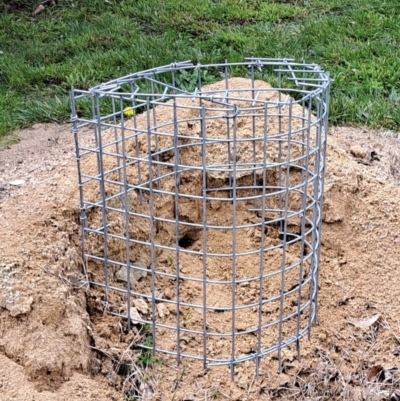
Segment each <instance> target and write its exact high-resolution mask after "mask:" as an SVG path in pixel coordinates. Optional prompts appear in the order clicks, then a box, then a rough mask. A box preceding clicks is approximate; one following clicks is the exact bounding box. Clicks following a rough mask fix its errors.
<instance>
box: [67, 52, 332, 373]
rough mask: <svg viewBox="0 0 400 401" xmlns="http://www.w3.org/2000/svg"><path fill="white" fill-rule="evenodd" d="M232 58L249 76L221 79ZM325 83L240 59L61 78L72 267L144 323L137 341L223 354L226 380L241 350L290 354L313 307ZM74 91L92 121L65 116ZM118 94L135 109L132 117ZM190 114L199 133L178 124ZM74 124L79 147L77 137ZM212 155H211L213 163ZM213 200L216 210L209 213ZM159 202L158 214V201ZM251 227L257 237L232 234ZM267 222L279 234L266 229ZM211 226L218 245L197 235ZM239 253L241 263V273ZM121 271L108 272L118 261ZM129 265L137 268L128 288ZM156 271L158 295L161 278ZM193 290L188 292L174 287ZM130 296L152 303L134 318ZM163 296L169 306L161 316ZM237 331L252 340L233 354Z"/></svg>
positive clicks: (205, 356) (290, 64) (119, 312)
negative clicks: (75, 249) (72, 199)
mask: <svg viewBox="0 0 400 401" xmlns="http://www.w3.org/2000/svg"><path fill="white" fill-rule="evenodd" d="M238 67H247V68H248V74H247V75H248V78H249V81H248V87H246V88H240V89H236V88H231V87H230V82H231V81H230V79H229V77H230V76H231V75H232V71H236V70H235V68H238ZM211 69H212V70H213V71H219V73H220V75H221V76H222V77H223V80H224V85H223V87H222V88H219V89H206V88H207V87H203V82H202V79H203V77H204V74H203V72H204V71H208V70H211ZM182 71H190V72H191V75H190V77H195V78H196V79H195V83H196V86H195V88H194V89H190V90H189V89H188V88H187V87H182V85H181V86H179V85H178V83H179V77H180V76H179V74H180V73H181V72H182ZM264 71H268V74H269V75H268V77H270V76H271V75H270V73H271V72H273V73H274V74H275V77H276V83H277V85H275V86H276V87H275V88H268V87H262V88H257V87H256V86H257V85H256V82H257V81H256V79H257V78H259V77H261V78H263V73H264ZM185 76H187V75H185ZM181 82H182V81H181ZM329 88H330V79H329V76H328V75H327V74H326V73H324V72H323V71H322V70H321V69H320V68H319V67H318V66H316V65H314V64H306V63H295V62H294V61H293V60H286V59H263V58H249V59H245V61H244V62H243V63H228V62H225V63H223V64H211V65H193V64H191V63H190V62H183V63H174V64H171V65H167V66H163V67H159V68H154V69H150V70H147V71H143V72H139V73H135V74H131V75H129V76H126V77H123V78H119V79H117V80H113V81H110V82H108V83H106V84H102V85H99V86H96V87H94V88H92V89H90V90H88V91H81V90H72V93H71V103H72V123H73V132H74V134H75V139H76V152H77V161H78V173H79V188H80V195H81V204H80V208H81V221H82V230H83V234H82V249H83V255H84V261H85V269H87V270H88V271H89V274H91V273H93V274H91V277H93V280H92V281H91V284H92V285H93V286H96V287H98V288H103V290H104V302H105V305H106V306H107V307H108V309H109V310H110V313H112V314H114V315H116V316H119V317H120V318H122V319H124V321H126V322H127V329H128V330H130V329H131V326H132V325H138V324H139V325H145V324H149V325H151V336H150V337H148V338H147V340H148V341H144V343H143V344H140V346H141V347H143V348H147V349H150V350H152V351H153V352H157V351H161V352H165V353H167V354H171V355H174V356H176V358H177V361H178V363H179V362H180V360H181V358H182V357H189V358H194V359H198V360H201V361H203V363H204V366H213V365H229V366H230V368H231V373H232V377H233V376H234V367H235V365H236V364H237V363H240V362H243V361H247V360H255V362H256V363H255V366H256V371H257V375H258V373H259V369H260V360H261V357H263V356H265V355H267V354H269V353H272V352H277V354H278V363H279V368H280V369H281V366H282V349H283V348H284V347H286V346H289V345H290V344H295V346H296V348H297V352H298V356H299V357H300V342H299V340H300V339H301V338H302V337H303V336H305V335H306V334H308V335H310V331H311V325H312V323H313V322H314V321H315V319H316V315H317V295H318V270H319V257H320V246H321V238H320V236H321V222H322V201H323V196H322V194H323V185H324V168H325V151H326V134H327V121H328V108H329ZM272 93H275V94H277V96H275V98H272V99H271V98H270V99H269V98H268V94H272ZM84 101H86V102H89V104H90V107H91V110H92V116H91V117H90V118H85V117H82V116H78V113H79V105H80V103H81V102H84ZM105 101H108V109H106V108H105V107H103V104H104V102H105ZM127 104H128V105H129V106H130V107H131V108H132V109H133V110H135V112H136V113H135V115H134V116H133V118H132V119H129V120H128V119H126V117H125V115H124V109H125V108H126V105H127ZM110 105H111V108H110ZM103 110H106V111H103ZM161 110H164V111H165V110H167V119H165V118H164V119H162V118H160V113H161ZM168 113H169V114H168ZM182 113H183V114H182ZM221 121H222V122H223V123H222V125H223V126H224V127H225V129H224V130H223V134H218V135H215V134H214V133H213V122H219V123H220V122H221ZM242 122H249V124H250V125H249V126H250V127H251V130H252V134H251V135H250V136H248V135H247V136H243V134H242V133H241V129H240V125H241V123H242ZM272 123H275V128H274V130H272V129H270V126H271V124H272ZM193 125H196V126H197V127H198V128H199V129H198V132H197V134H196V135H192V134H188V133H187V132H186V131H185V129H186V127H190V126H193ZM87 126H90V127H93V141H92V145H84V144H82V143H81V140H80V132H81V129H82V128H84V127H87ZM184 128H185V129H184ZM183 131H184V132H183ZM190 152H191V153H190ZM215 153H218V154H219V155H222V157H219V159H218V158H217V159H218V160H215V158H214V159H213V157H212V155H213V154H215ZM93 160H94V163H90V161H93ZM185 183H186V184H185ZM93 193H95V195H93ZM216 204H217V205H222V206H217V212H215V211H214V212H213V210H212V207H211V206H210V205H214V206H215V205H216ZM160 205H161V206H160ZM165 205H167V206H168V210H170V212H169V213H161V209H162V208H164V207H165ZM185 205H186V212H185V210H184V206H185ZM218 207H221V208H222V209H221V210H219V209H218ZM187 210H191V211H192V212H191V213H192V214H191V213H188V212H187ZM218 210H219V211H218ZM222 210H224V211H225V212H226V213H225V214H224V213H222ZM94 215H97V217H98V218H97V219H96V218H93V216H94ZM222 215H224V216H225V217H221V216H222ZM249 215H253V216H254V218H249ZM99 222H100V226H99ZM137 227H142V229H141V231H140V229H138V230H139V231H135V229H136V228H137ZM143 227H144V228H143ZM160 227H162V228H163V229H164V231H165V232H168V233H169V237H168V236H167V237H168V238H166V237H165V238H163V237H162V236H160ZM250 232H253V233H254V232H257V233H258V234H257V235H258V237H257V241H253V242H252V243H251V246H247V247H246V246H243V245H241V244H240V241H241V240H242V238H244V237H248V233H250ZM271 233H272V234H271ZM273 233H275V234H278V237H276V235H275V238H274V239H270V238H269V236H271V235H273ZM143 234H146V235H147V238H145V237H143ZM215 238H217V239H218V238H220V241H221V244H220V245H221V246H218V240H217V242H216V244H217V246H218V248H217V249H215V248H211V247H210V244H211V243H212V246H215V241H214V242H212V241H211V239H215ZM271 241H272V242H271ZM99 244H101V246H100V247H99ZM115 247H116V248H118V252H115V251H114V250H113V249H114V248H115ZM291 249H294V251H291ZM137 254H142V255H143V254H145V255H146V256H147V263H142V262H141V261H139V262H138V260H137V258H136V259H135V257H136V256H137ZM165 255H167V258H165ZM271 255H272V256H271ZM163 258H164V259H163ZM160 260H161V262H160ZM166 265H169V266H166ZM246 265H251V266H252V267H253V268H252V269H250V270H247V273H246V272H245V270H246V269H245V268H243V266H246ZM100 266H102V269H101V270H102V275H100V276H99V275H98V272H99V271H100ZM188 266H189V267H188ZM254 266H256V268H255V269H254ZM124 268H125V269H126V273H127V279H126V283H124V284H121V283H119V282H118V281H116V280H115V272H116V271H118V269H124ZM219 269H220V270H221V271H220V272H219ZM134 272H136V273H137V272H139V273H140V272H142V275H143V276H146V277H143V278H141V281H140V283H137V282H135V281H133V284H132V280H131V277H132V275H133V274H134ZM219 273H220V274H221V277H219V276H218V274H219ZM99 277H100V279H99ZM168 283H169V286H170V288H171V289H172V290H170V291H169V296H165V295H164V294H163V293H162V292H161V291H160V288H162V289H164V290H165V288H166V286H167V285H168ZM190 286H192V290H193V291H192V293H193V292H194V293H196V294H197V296H194V297H193V296H188V295H187V293H186V292H185V291H186V290H187V289H188V287H190ZM171 291H172V292H171ZM165 292H166V290H165ZM248 292H252V294H253V297H252V298H251V297H250V298H249V297H247V293H248ZM226 293H230V296H229V297H227V298H224V297H223V295H226ZM115 294H118V295H119V298H116V297H115V296H114V295H115ZM215 294H221V299H219V300H218V296H217V301H216V297H215ZM116 299H117V300H118V299H119V300H120V302H121V304H122V303H125V305H126V306H125V307H123V305H115V303H116ZM138 299H142V300H144V301H145V302H146V304H147V305H148V306H149V312H148V313H147V315H146V313H144V314H141V316H139V317H138V316H137V315H135V316H132V315H131V311H132V309H131V307H132V305H134V304H135V301H136V300H138ZM160 304H163V305H164V306H166V307H167V309H168V308H169V309H168V311H169V310H171V311H173V312H174V313H169V314H168V315H167V316H165V315H166V313H160V311H159V305H160ZM164 310H165V309H164ZM246 319H247V323H248V324H247V326H246V325H243V321H246ZM219 321H224V324H222V325H220V326H219V327H218V323H219ZM149 338H150V340H149ZM221 342H222V343H223V345H222V346H221ZM244 343H251V344H252V345H251V347H250V349H249V348H247V349H246V351H245V352H243V344H244ZM216 349H217V351H216Z"/></svg>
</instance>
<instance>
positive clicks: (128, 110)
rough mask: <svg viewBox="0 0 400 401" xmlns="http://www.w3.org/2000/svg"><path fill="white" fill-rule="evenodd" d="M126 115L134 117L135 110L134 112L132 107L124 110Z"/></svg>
mask: <svg viewBox="0 0 400 401" xmlns="http://www.w3.org/2000/svg"><path fill="white" fill-rule="evenodd" d="M124 114H125V116H126V117H129V118H130V117H133V115H134V114H135V110H133V108H132V107H125V108H124Z"/></svg>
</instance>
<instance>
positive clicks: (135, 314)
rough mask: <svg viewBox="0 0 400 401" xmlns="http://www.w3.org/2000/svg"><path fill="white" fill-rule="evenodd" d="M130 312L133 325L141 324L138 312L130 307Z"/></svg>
mask: <svg viewBox="0 0 400 401" xmlns="http://www.w3.org/2000/svg"><path fill="white" fill-rule="evenodd" d="M130 312H131V322H132V323H133V324H138V323H142V317H141V316H140V314H139V311H138V310H137V309H136V308H135V307H134V306H131V309H130Z"/></svg>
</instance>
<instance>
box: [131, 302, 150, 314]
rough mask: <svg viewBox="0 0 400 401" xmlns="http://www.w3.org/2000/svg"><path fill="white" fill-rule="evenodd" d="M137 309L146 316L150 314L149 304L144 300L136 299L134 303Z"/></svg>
mask: <svg viewBox="0 0 400 401" xmlns="http://www.w3.org/2000/svg"><path fill="white" fill-rule="evenodd" d="M133 302H134V304H135V307H136V309H137V310H138V311H139V312H140V313H143V314H144V315H146V314H147V313H149V305H147V302H146V301H145V300H144V299H143V298H138V299H135V300H134V301H133Z"/></svg>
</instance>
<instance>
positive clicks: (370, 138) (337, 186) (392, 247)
mask: <svg viewBox="0 0 400 401" xmlns="http://www.w3.org/2000/svg"><path fill="white" fill-rule="evenodd" d="M83 135H84V137H85V135H87V136H89V135H90V132H88V133H84V134H83ZM18 136H19V137H20V139H21V141H20V142H19V143H18V144H16V145H13V146H11V147H8V148H4V149H2V150H1V151H0V188H1V190H0V218H1V222H2V229H1V230H0V317H1V323H0V332H1V335H0V399H1V400H20V401H28V400H29V401H32V400H36V401H37V400H71V401H73V400H97V401H103V400H123V399H124V397H123V395H122V389H125V390H126V389H127V388H129V386H130V384H131V383H132V382H134V385H135V386H136V387H138V388H139V390H140V391H141V393H142V394H141V395H142V398H144V399H159V400H176V401H177V400H182V401H183V400H200V399H201V400H211V399H228V400H230V399H233V400H258V399H290V398H292V399H301V398H303V399H307V398H308V399H309V400H311V399H313V400H315V399H321V400H333V399H338V400H339V399H348V400H361V399H369V400H375V399H376V400H378V399H381V398H382V396H383V395H384V391H385V390H386V389H387V388H388V387H392V388H394V387H395V386H396V384H393V382H395V381H396V372H395V370H394V369H392V370H390V371H389V370H388V369H389V368H395V367H397V366H399V365H400V360H399V355H400V305H399V304H398V303H399V301H398V300H399V299H400V286H399V283H398V272H397V271H398V266H399V260H400V247H399V245H400V220H399V217H400V212H399V208H398V199H399V196H400V187H399V184H400V161H399V159H400V143H399V140H398V139H397V138H396V136H395V135H394V134H393V133H390V132H384V131H367V130H363V129H358V128H357V129H356V128H350V127H335V128H332V129H331V131H330V135H329V138H328V141H329V146H328V158H327V172H326V193H325V210H324V227H323V246H322V257H321V276H320V293H319V294H320V295H319V315H318V324H317V325H316V326H315V327H314V329H313V331H312V336H311V340H310V341H308V340H307V339H304V340H303V341H302V360H301V362H298V361H297V360H296V359H295V355H296V352H295V349H292V348H288V349H286V350H285V351H284V352H283V359H284V366H283V368H284V373H283V374H281V375H278V374H277V372H276V370H277V362H276V359H275V356H271V357H266V358H264V359H265V360H264V363H263V368H262V370H261V377H260V380H256V378H255V372H254V365H253V364H252V363H250V362H248V363H247V362H246V363H244V364H242V365H240V366H239V367H238V368H237V370H236V377H235V382H233V383H232V382H230V374H229V370H228V368H226V367H223V368H212V369H210V370H207V371H204V370H203V369H202V366H201V365H200V364H198V363H195V362H190V361H187V360H184V361H183V363H182V364H181V365H180V366H176V361H175V360H174V359H173V358H169V357H165V356H163V355H160V358H161V359H162V361H163V363H162V364H158V363H156V364H154V366H153V367H152V368H149V369H147V371H146V375H147V376H146V379H145V380H141V381H142V382H143V383H142V384H141V383H140V380H137V379H133V380H132V381H131V382H130V383H129V382H125V383H124V381H125V378H126V376H127V375H129V373H130V372H129V369H130V367H132V366H133V363H134V362H138V355H139V352H138V351H137V350H134V349H133V350H132V349H131V348H132V347H130V345H131V344H132V343H134V342H135V335H136V333H135V332H131V333H129V334H124V333H123V332H121V330H120V327H121V325H120V322H119V320H118V318H114V317H111V316H109V315H108V314H104V313H103V309H102V305H101V304H99V303H98V302H97V298H96V296H95V294H94V292H93V291H91V290H89V291H87V286H86V285H85V277H84V276H83V275H82V273H81V260H80V256H79V246H80V226H79V194H78V188H77V171H76V160H75V149H74V140H73V136H72V134H71V133H70V127H69V126H65V127H64V126H63V127H58V126H57V125H54V124H38V125H35V126H34V127H32V128H31V129H28V130H24V131H21V132H19V133H18ZM15 180H23V181H24V182H23V183H22V184H21V185H12V184H10V182H13V181H15ZM17 184H18V183H17ZM371 317H375V319H373V320H376V319H377V321H375V322H374V321H373V320H370V321H368V320H365V319H369V318H371ZM362 326H364V327H362ZM118 362H119V363H118ZM376 365H381V366H382V367H383V368H385V369H386V371H385V372H386V376H385V377H387V378H388V377H389V376H390V375H392V376H393V377H391V378H390V377H389V378H388V379H387V382H386V383H383V382H378V381H377V380H376V382H373V383H368V382H367V376H368V373H370V374H369V378H370V379H373V378H374V377H375V376H376V375H375V376H374V374H373V373H371V372H374V370H372V371H371V368H372V367H374V366H376ZM376 369H377V370H378V371H379V370H380V368H376ZM382 380H383V379H382ZM124 384H125V386H124ZM151 396H152V398H151Z"/></svg>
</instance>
